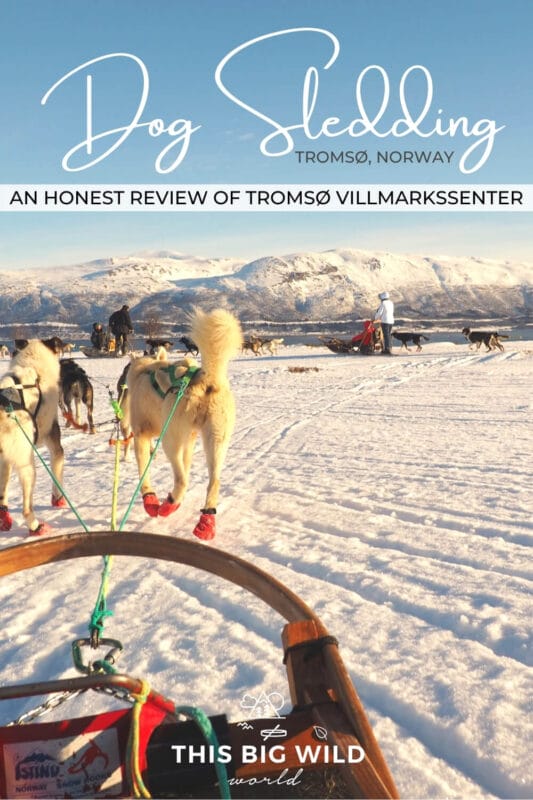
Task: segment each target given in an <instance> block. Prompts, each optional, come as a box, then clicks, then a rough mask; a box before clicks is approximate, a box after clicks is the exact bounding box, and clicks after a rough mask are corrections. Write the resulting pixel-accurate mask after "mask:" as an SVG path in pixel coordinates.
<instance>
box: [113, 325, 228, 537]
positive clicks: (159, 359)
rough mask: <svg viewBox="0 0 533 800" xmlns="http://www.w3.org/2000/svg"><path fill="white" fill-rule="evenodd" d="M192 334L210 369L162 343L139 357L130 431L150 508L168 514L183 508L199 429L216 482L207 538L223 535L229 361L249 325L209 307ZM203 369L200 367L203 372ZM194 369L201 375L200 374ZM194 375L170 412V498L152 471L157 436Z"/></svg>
mask: <svg viewBox="0 0 533 800" xmlns="http://www.w3.org/2000/svg"><path fill="white" fill-rule="evenodd" d="M190 323H191V326H190V333H191V337H192V339H193V341H194V342H195V343H196V344H197V345H198V348H199V351H200V354H201V357H202V368H201V369H198V366H197V364H196V362H195V361H194V360H193V359H192V358H184V359H181V360H179V361H175V362H172V363H169V362H168V361H167V353H166V352H165V350H164V349H160V350H159V352H158V353H157V355H156V356H155V357H151V356H143V357H141V358H137V359H135V358H134V359H132V362H131V366H130V369H129V370H128V373H127V378H126V380H127V393H126V394H125V398H124V401H123V404H122V407H123V410H124V418H123V420H122V432H123V435H124V437H125V438H126V437H127V436H128V435H129V432H130V428H131V432H132V433H133V442H134V449H135V456H136V459H137V467H138V470H139V476H140V477H142V476H144V477H143V478H142V484H141V492H142V496H143V504H144V508H145V511H146V512H147V514H149V515H150V516H151V517H157V516H160V517H167V516H168V515H169V514H172V513H173V512H174V511H176V510H177V508H178V507H179V505H180V503H181V501H182V500H183V497H184V495H185V492H186V489H187V484H188V480H189V471H190V466H191V460H192V456H193V449H194V443H195V440H196V436H197V434H198V433H200V434H201V436H202V442H203V447H204V452H205V457H206V461H207V469H208V475H209V482H208V486H207V493H206V498H205V506H204V508H203V509H202V510H201V515H200V519H199V521H198V524H197V525H196V527H195V529H194V534H195V536H197V537H198V538H199V539H212V538H213V537H214V535H215V513H216V507H217V503H218V496H219V490H220V473H221V470H222V465H223V462H224V458H225V456H226V452H227V449H228V445H229V440H230V437H231V434H232V432H233V427H234V424H235V403H234V399H233V394H232V391H231V388H230V385H229V381H228V375H227V371H228V363H229V361H230V359H231V358H232V357H233V356H235V355H236V354H237V352H238V351H239V349H240V347H241V346H242V332H241V327H240V325H239V323H238V321H237V320H236V319H235V317H234V316H233V315H232V314H230V313H229V312H227V311H225V310H224V309H215V310H214V311H211V312H210V313H204V312H203V311H201V310H199V309H197V310H196V311H194V312H193V314H192V315H191V318H190ZM195 370H196V371H195ZM193 372H194V374H192V373H193ZM185 375H186V376H187V378H190V383H189V384H188V386H187V388H186V389H185V391H184V394H183V397H182V398H181V400H180V401H179V403H178V405H177V406H176V408H175V411H174V414H173V415H172V416H171V417H170V421H169V422H168V427H167V429H166V433H165V435H164V436H163V438H162V441H161V445H162V447H163V450H164V452H165V455H166V457H167V459H168V460H169V462H170V465H171V467H172V471H173V474H174V485H173V487H172V490H171V491H170V493H169V494H168V496H167V498H166V500H164V501H163V502H162V503H161V502H160V501H159V500H158V498H157V496H156V494H155V492H154V490H153V488H152V484H151V481H150V475H149V471H148V472H147V473H146V475H145V470H146V467H147V464H148V461H149V458H150V448H151V443H152V439H153V438H154V437H159V436H160V434H161V432H162V430H163V427H164V426H165V424H166V423H167V421H168V420H169V414H170V413H171V411H172V408H173V406H174V404H175V400H176V393H177V392H181V391H183V384H180V380H181V379H182V378H183V376H185Z"/></svg>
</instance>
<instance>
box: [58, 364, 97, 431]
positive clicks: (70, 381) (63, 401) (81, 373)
mask: <svg viewBox="0 0 533 800" xmlns="http://www.w3.org/2000/svg"><path fill="white" fill-rule="evenodd" d="M59 367H60V381H61V391H60V393H59V407H60V409H61V411H62V412H63V415H64V417H65V419H66V420H67V423H66V426H65V427H67V428H69V427H70V426H71V425H72V426H73V427H76V428H84V430H87V428H88V429H89V433H96V428H95V427H94V421H93V404H94V392H93V386H92V383H91V381H90V380H89V376H88V375H87V373H86V372H85V370H84V369H83V368H82V367H80V365H79V364H77V363H76V361H74V359H72V358H62V359H61V361H60V362H59ZM72 403H74V409H75V414H74V415H73V414H72ZM82 403H84V405H85V407H86V409H87V424H86V425H85V426H83V425H82V424H81V404H82Z"/></svg>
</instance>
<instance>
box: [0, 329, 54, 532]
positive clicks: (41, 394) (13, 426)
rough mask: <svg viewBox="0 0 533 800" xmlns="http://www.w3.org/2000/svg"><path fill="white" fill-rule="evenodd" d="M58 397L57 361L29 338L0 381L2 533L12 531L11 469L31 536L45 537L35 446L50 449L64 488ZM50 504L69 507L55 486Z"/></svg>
mask: <svg viewBox="0 0 533 800" xmlns="http://www.w3.org/2000/svg"><path fill="white" fill-rule="evenodd" d="M58 399H59V360H58V357H57V355H56V354H55V353H54V352H52V350H50V349H49V348H48V347H47V346H46V345H45V344H43V342H41V341H40V340H39V339H30V341H29V342H28V344H27V345H26V346H25V347H24V349H23V350H19V351H18V352H17V353H16V355H15V356H14V357H13V358H12V359H11V363H10V365H9V372H8V373H7V374H6V375H4V377H3V378H1V379H0V530H3V531H8V530H10V528H11V525H12V524H13V520H12V518H11V515H10V513H9V511H8V507H7V503H8V488H9V478H10V476H11V470H12V468H13V467H14V468H15V469H16V471H17V473H18V477H19V481H20V485H21V488H22V513H23V515H24V519H25V520H26V524H27V525H28V528H29V531H30V534H33V535H41V534H43V533H48V531H49V530H50V526H49V525H48V524H47V523H44V522H39V520H38V519H37V518H36V516H35V514H34V512H33V489H34V485H35V463H34V457H33V450H32V444H31V443H32V442H33V443H34V444H35V446H37V447H39V446H41V445H43V444H44V445H46V447H47V448H48V450H49V452H50V462H51V468H52V472H53V474H54V476H55V477H56V479H57V481H58V482H59V485H61V481H62V480H63V462H64V456H63V448H62V446H61V433H60V430H59V423H58V419H57V408H58ZM15 418H16V419H15ZM17 421H18V423H17ZM52 505H53V506H59V507H62V506H65V505H66V502H65V499H64V498H63V496H62V493H61V490H60V489H58V488H57V487H56V485H55V484H53V485H52Z"/></svg>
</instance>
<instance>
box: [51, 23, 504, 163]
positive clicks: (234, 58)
mask: <svg viewBox="0 0 533 800" xmlns="http://www.w3.org/2000/svg"><path fill="white" fill-rule="evenodd" d="M294 36H300V37H302V36H306V37H308V40H309V52H310V53H311V52H312V49H311V46H312V42H313V37H318V38H315V41H316V42H317V44H318V39H320V44H323V42H324V40H327V44H328V46H329V47H330V49H331V55H330V57H329V59H328V60H327V61H326V63H324V64H322V65H321V66H316V65H315V64H313V63H310V65H309V66H308V67H307V69H306V70H305V72H304V73H303V75H302V76H301V91H299V93H298V96H297V97H295V99H294V107H293V110H292V114H291V110H290V109H289V111H287V109H284V111H283V117H284V118H287V117H290V116H291V115H292V117H293V119H292V120H291V122H290V124H287V123H282V122H281V121H279V120H277V119H275V118H274V117H273V116H269V115H268V114H266V113H265V112H264V111H263V110H262V108H261V103H260V102H257V103H255V101H254V105H251V103H250V102H245V100H244V99H242V97H241V96H240V94H239V86H238V85H237V84H238V82H239V71H238V67H239V64H242V61H240V59H241V57H242V56H243V54H246V58H245V59H244V65H243V66H242V72H246V71H249V67H250V57H251V58H253V57H258V58H260V57H261V45H262V43H263V42H265V41H267V40H270V39H277V38H283V37H294ZM340 49H341V48H340V42H339V40H338V39H337V37H336V36H335V35H334V34H333V33H331V31H328V30H325V29H322V28H310V27H309V28H308V27H302V28H291V29H287V30H280V31H274V32H271V33H267V34H264V35H262V36H258V37H256V38H254V39H250V40H249V41H247V42H244V43H243V44H240V45H239V46H238V47H236V48H234V49H233V50H231V51H230V52H229V53H227V54H226V55H225V56H224V57H223V58H222V60H221V61H220V62H219V64H218V66H217V67H216V69H215V73H214V80H215V83H216V85H217V87H218V89H219V90H220V91H221V92H222V94H223V95H224V96H225V97H226V98H227V99H228V100H230V101H231V103H233V104H235V105H237V106H239V107H240V108H241V109H242V110H243V111H245V112H246V114H249V115H251V116H252V117H254V118H255V120H256V121H257V120H259V121H261V123H262V124H263V125H264V126H265V127H266V130H267V133H266V135H265V136H263V138H262V139H261V142H260V145H259V150H260V152H261V154H262V155H263V156H266V157H270V158H277V157H280V156H286V155H288V154H289V153H292V152H293V151H295V148H296V147H297V142H296V141H295V137H299V138H301V137H304V139H307V141H309V142H313V143H315V142H318V143H320V144H323V143H324V142H327V141H331V140H338V141H340V142H343V143H344V144H345V143H346V141H349V140H360V141H362V142H364V141H365V140H364V139H363V137H375V138H377V139H378V140H381V141H383V142H384V141H385V140H387V139H389V138H391V139H400V140H401V139H404V138H405V137H408V136H412V137H418V138H419V139H421V140H428V139H430V138H431V137H439V138H441V139H444V138H446V139H450V140H453V142H454V147H455V148H458V147H460V142H461V141H462V142H463V144H464V147H465V149H463V150H462V153H461V155H460V158H459V163H458V167H459V170H460V171H461V172H462V173H464V174H469V173H473V172H476V171H477V170H479V169H480V168H481V167H482V166H483V165H484V164H485V163H486V161H487V159H488V158H489V156H490V154H491V153H492V150H493V147H494V143H495V139H496V136H497V134H498V133H499V132H500V131H501V130H503V128H505V125H498V124H497V122H496V121H495V120H493V119H489V118H481V119H476V120H473V121H471V120H470V119H469V117H468V116H467V115H466V114H464V113H461V114H459V115H458V116H448V115H447V114H446V113H445V111H444V110H443V109H442V108H438V104H437V107H435V105H434V86H433V78H432V75H431V72H430V70H429V69H428V68H427V67H425V66H423V65H421V64H413V65H412V66H409V67H408V68H406V69H405V70H404V72H403V73H402V74H401V75H399V76H395V77H393V78H391V77H390V76H389V74H388V72H387V70H386V69H385V68H384V67H382V66H380V65H379V64H370V65H368V66H366V67H364V68H363V69H362V70H361V71H360V72H359V74H358V75H357V77H355V103H354V105H353V107H349V108H347V109H339V111H338V112H337V114H336V115H335V116H329V117H326V118H323V116H321V115H320V113H319V111H318V108H317V106H318V104H319V100H322V97H323V95H325V96H326V97H327V93H328V88H327V81H328V80H330V81H331V80H334V73H328V74H327V75H326V76H324V73H325V72H326V71H327V70H329V69H331V67H332V66H333V64H334V63H335V62H336V61H337V58H338V56H339V53H340ZM117 60H118V61H121V62H128V63H131V64H132V65H133V67H134V70H135V72H136V73H138V74H137V76H136V78H135V80H136V81H137V80H138V79H139V78H140V81H139V87H140V88H139V92H138V97H137V98H136V105H135V107H133V108H131V113H129V114H127V117H128V118H127V119H124V121H123V124H122V125H118V126H115V127H110V128H106V127H105V123H104V118H105V114H104V112H103V110H102V108H101V107H99V105H98V92H97V90H96V81H95V75H94V73H95V72H97V73H98V75H99V78H100V79H102V77H103V78H104V79H105V77H106V73H105V70H106V69H109V68H110V67H111V66H112V62H115V63H116V62H117ZM309 60H310V61H311V57H310V59H309ZM230 62H233V63H232V67H233V69H232V70H231V73H232V76H233V77H232V82H231V86H230V81H229V78H227V74H228V72H229V70H226V68H227V67H228V65H229V64H230ZM289 68H290V67H287V69H289ZM102 71H104V75H103V76H102ZM74 76H78V77H80V76H81V77H82V78H84V79H85V80H84V82H83V87H84V98H83V99H84V102H83V103H82V104H81V106H82V108H83V109H84V115H82V119H81V129H82V131H83V134H82V135H83V138H82V139H81V140H80V141H78V142H76V143H74V144H73V146H72V147H70V148H69V149H68V150H67V152H66V153H65V154H64V156H63V158H62V162H61V163H62V167H63V169H64V170H65V171H67V172H80V171H83V170H87V169H90V168H91V167H93V166H95V165H96V164H98V163H100V162H102V161H103V160H104V159H106V158H108V156H110V155H111V154H112V153H114V152H115V151H117V150H118V149H119V148H120V147H122V146H123V145H124V144H125V143H126V141H127V140H128V138H129V137H130V136H131V135H132V133H134V131H141V132H145V133H147V134H148V136H149V137H151V138H153V139H160V141H162V142H164V146H163V147H162V148H161V149H160V150H159V152H158V153H157V155H156V158H155V162H154V167H155V170H156V172H158V173H160V174H168V173H171V172H173V171H174V170H175V169H177V167H178V166H179V165H180V164H181V163H182V162H183V160H184V158H185V157H186V155H187V153H188V152H189V150H190V147H191V142H192V139H193V136H196V135H199V134H198V132H199V131H200V130H201V128H202V124H201V123H200V122H197V121H193V120H191V119H188V118H187V115H186V114H184V115H183V116H180V117H176V118H173V119H170V120H165V119H164V118H163V117H154V118H152V119H149V120H146V119H143V114H144V112H145V108H146V105H147V101H148V98H149V93H150V76H149V71H148V68H147V66H146V65H145V63H144V62H143V60H142V59H141V58H139V57H138V56H136V55H134V54H132V53H120V52H118V53H108V54H106V55H103V56H99V57H97V58H93V59H90V60H89V61H85V62H84V63H83V64H80V65H79V66H77V67H74V68H73V69H71V70H69V71H68V72H66V73H65V74H64V75H63V76H62V77H60V78H59V79H58V80H57V81H56V82H55V83H54V84H53V85H52V86H51V87H50V88H49V89H48V90H47V91H46V92H45V94H44V95H43V97H42V99H41V104H42V105H43V106H44V105H46V104H47V103H48V102H49V100H50V98H51V97H52V96H53V95H56V93H59V91H58V90H59V89H60V88H61V87H62V86H63V85H64V84H65V83H66V82H67V81H69V80H71V79H72V78H73V77H74ZM321 82H322V83H321ZM107 83H109V81H107ZM415 83H416V86H417V87H418V91H419V92H420V95H421V96H418V94H417V96H416V97H415V91H414V88H413V86H414V84H415ZM324 84H325V85H326V88H323V87H324ZM376 85H377V86H379V89H377V91H376ZM370 86H372V91H371V89H370ZM420 86H422V89H421V90H420ZM116 91H117V92H122V94H124V91H123V87H121V86H120V85H117V86H116ZM248 92H249V90H248ZM376 94H377V97H376ZM275 97H276V86H275V84H273V85H272V87H271V91H270V97H269V106H270V107H271V106H272V98H274V99H275ZM393 103H396V104H398V103H399V106H400V113H399V116H398V117H397V118H396V119H394V120H393V121H392V122H391V120H390V116H391V113H394V110H393V109H392V104H393ZM169 105H170V106H171V107H173V108H174V98H172V97H171V98H169ZM371 109H372V110H371ZM376 109H377V110H376ZM73 114H74V109H73V108H69V115H70V116H71V117H72V115H73ZM97 119H98V120H100V121H101V122H102V124H100V125H99V126H98V127H97V126H96V120H97ZM341 146H344V145H341ZM364 146H366V144H364ZM303 152H305V151H303Z"/></svg>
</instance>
